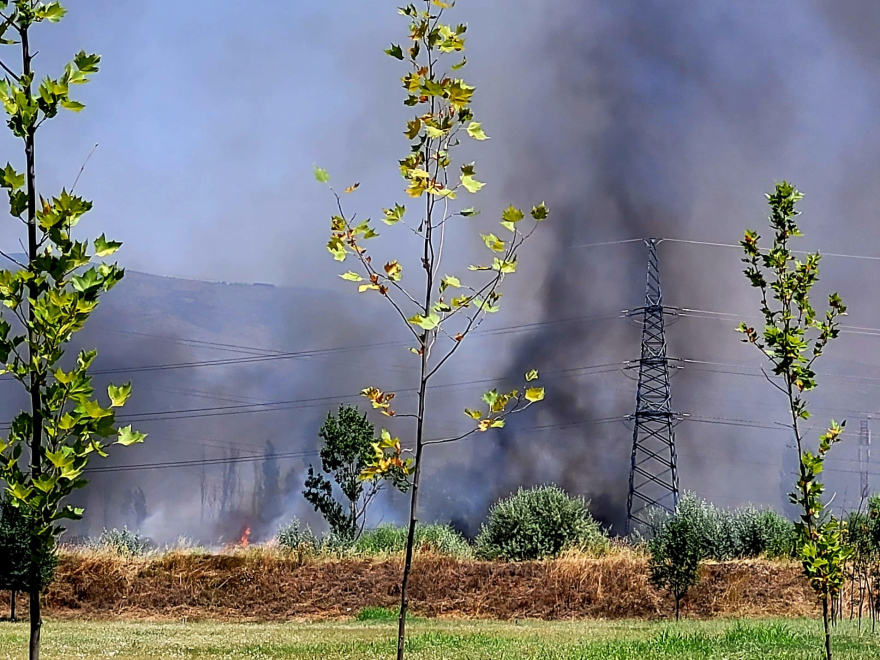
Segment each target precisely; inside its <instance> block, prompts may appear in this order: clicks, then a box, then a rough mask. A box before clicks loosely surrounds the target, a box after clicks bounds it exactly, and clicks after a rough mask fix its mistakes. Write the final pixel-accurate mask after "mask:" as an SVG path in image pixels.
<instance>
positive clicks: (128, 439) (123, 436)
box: [116, 424, 147, 447]
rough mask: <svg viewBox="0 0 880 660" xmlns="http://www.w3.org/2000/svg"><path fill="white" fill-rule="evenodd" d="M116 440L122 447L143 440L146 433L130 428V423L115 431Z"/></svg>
mask: <svg viewBox="0 0 880 660" xmlns="http://www.w3.org/2000/svg"><path fill="white" fill-rule="evenodd" d="M117 433H118V435H117V440H116V444H118V445H122V446H123V447H128V446H129V445H135V444H138V443H139V442H143V441H144V440H146V438H147V434H146V433H139V432H137V431H133V430H132V428H131V424H129V425H128V426H125V427H123V428H121V429H119V431H118V432H117Z"/></svg>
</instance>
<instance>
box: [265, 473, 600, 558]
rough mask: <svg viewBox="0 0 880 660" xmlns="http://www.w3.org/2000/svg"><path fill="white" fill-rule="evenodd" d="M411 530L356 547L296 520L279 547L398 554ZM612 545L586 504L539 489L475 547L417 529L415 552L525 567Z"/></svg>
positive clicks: (512, 501) (498, 513)
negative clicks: (536, 561) (527, 562)
mask: <svg viewBox="0 0 880 660" xmlns="http://www.w3.org/2000/svg"><path fill="white" fill-rule="evenodd" d="M406 535H407V530H406V528H404V527H396V526H394V525H382V526H380V527H378V528H376V529H373V530H368V531H366V532H364V533H363V534H361V535H360V536H359V537H358V538H357V539H356V540H354V541H341V540H337V539H335V538H333V537H332V536H330V537H327V538H324V539H318V538H317V537H316V536H315V535H314V534H313V533H312V532H311V530H309V529H308V528H305V527H303V526H302V525H301V524H300V522H299V521H298V520H294V521H293V522H292V523H290V524H289V525H286V526H285V527H283V528H282V529H281V530H280V531H279V533H278V536H277V541H278V543H279V545H281V546H282V547H284V548H287V549H289V550H295V551H299V552H303V551H305V552H323V553H334V554H346V555H354V556H377V555H387V554H397V553H400V552H403V550H404V549H405V547H406ZM608 545H609V541H608V539H607V538H606V537H605V535H604V534H603V533H602V530H601V529H600V528H599V525H598V524H597V523H596V521H595V520H593V518H592V516H591V515H590V512H589V509H588V507H587V502H586V501H585V500H584V499H583V498H580V497H571V496H569V495H568V494H567V493H566V492H565V491H563V490H562V489H561V488H559V487H557V486H540V487H538V488H531V489H528V490H524V489H520V490H519V491H518V492H517V493H515V494H513V495H511V496H510V497H508V498H506V499H503V500H501V501H500V502H498V503H497V504H495V506H493V507H492V509H491V510H490V511H489V519H488V521H487V522H486V524H485V525H483V528H482V530H481V532H480V534H479V536H477V539H476V541H475V543H474V544H473V545H471V544H470V543H469V542H468V540H467V539H465V538H464V536H462V535H461V534H459V533H458V532H456V531H455V530H454V529H452V528H451V527H450V526H448V525H419V526H418V527H416V542H415V546H416V548H418V549H420V550H423V551H424V550H430V551H433V552H437V553H440V554H444V555H448V556H453V557H459V558H462V559H469V558H473V557H477V558H480V559H501V560H507V561H522V560H528V559H544V558H548V557H555V556H558V555H559V554H560V553H561V552H562V551H564V550H566V549H569V548H578V549H581V550H585V551H588V552H594V553H595V552H601V551H603V550H604V549H605V548H607V547H608Z"/></svg>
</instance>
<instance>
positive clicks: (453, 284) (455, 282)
mask: <svg viewBox="0 0 880 660" xmlns="http://www.w3.org/2000/svg"><path fill="white" fill-rule="evenodd" d="M450 288H452V289H460V288H461V281H460V280H459V279H458V278H457V277H454V276H452V275H447V276H446V277H444V278H443V279H442V280H440V293H443V292H444V291H446V289H450Z"/></svg>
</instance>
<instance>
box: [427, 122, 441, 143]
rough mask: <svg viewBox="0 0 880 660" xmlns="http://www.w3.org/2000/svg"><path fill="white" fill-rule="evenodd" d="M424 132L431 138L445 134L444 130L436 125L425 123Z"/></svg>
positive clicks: (434, 138)
mask: <svg viewBox="0 0 880 660" xmlns="http://www.w3.org/2000/svg"><path fill="white" fill-rule="evenodd" d="M425 134H426V135H427V136H428V137H429V138H431V139H432V140H436V139H437V138H441V137H443V136H444V135H446V131H444V130H442V129H440V128H437V127H436V126H431V125H430V124H425Z"/></svg>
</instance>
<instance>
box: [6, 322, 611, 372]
mask: <svg viewBox="0 0 880 660" xmlns="http://www.w3.org/2000/svg"><path fill="white" fill-rule="evenodd" d="M615 318H620V314H619V313H616V314H609V315H606V316H598V317H597V316H595V315H589V316H577V317H572V318H567V319H551V320H548V321H538V322H534V323H523V324H518V325H512V326H505V327H500V328H489V329H486V330H477V331H475V332H474V333H473V334H474V335H475V336H481V337H486V336H496V335H506V334H514V333H518V332H526V331H529V330H534V329H536V328H541V327H546V326H550V325H559V324H564V323H595V322H599V321H607V320H610V319H615ZM405 345H406V341H405V340H399V341H386V342H375V343H370V344H360V345H356V346H334V347H329V348H319V349H311V350H303V351H289V352H274V353H270V354H266V355H255V356H248V357H240V358H224V359H218V360H197V361H193V362H177V363H170V364H155V365H144V366H139V367H118V368H113V369H95V370H94V371H92V372H91V373H92V374H95V375H112V374H128V373H143V372H153V371H169V370H176V369H192V368H198V367H216V366H234V365H241V364H254V363H262V362H275V361H278V360H291V359H297V358H309V357H316V356H323V355H332V354H335V353H348V352H352V351H364V350H371V349H375V348H385V347H389V346H398V347H399V346H405ZM3 380H8V381H11V380H14V379H13V378H12V377H11V376H8V375H6V376H0V381H3Z"/></svg>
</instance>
